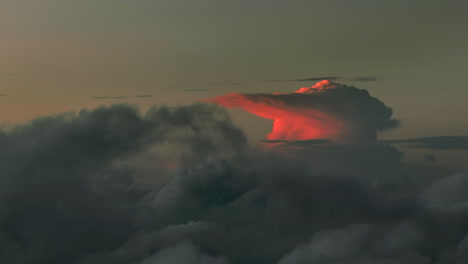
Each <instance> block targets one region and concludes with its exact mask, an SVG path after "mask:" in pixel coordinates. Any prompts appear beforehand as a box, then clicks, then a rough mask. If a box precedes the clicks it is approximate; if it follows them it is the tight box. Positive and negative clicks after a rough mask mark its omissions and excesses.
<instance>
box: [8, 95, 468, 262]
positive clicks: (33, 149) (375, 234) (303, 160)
mask: <svg viewBox="0 0 468 264" xmlns="http://www.w3.org/2000/svg"><path fill="white" fill-rule="evenodd" d="M312 143H318V142H312ZM320 143H321V144H313V145H314V147H313V148H305V147H299V146H295V145H288V146H283V147H279V146H278V147H267V148H261V147H258V146H257V147H253V146H249V145H248V144H247V141H246V137H245V136H244V134H243V133H242V131H241V130H239V129H238V128H236V127H235V126H234V125H233V124H232V122H231V120H230V118H229V116H228V115H227V114H226V112H224V111H223V109H220V108H218V107H214V106H212V105H205V104H197V105H191V106H183V107H177V108H166V107H162V108H153V109H151V110H150V111H148V112H147V113H139V112H138V110H137V109H134V108H132V107H129V106H125V105H115V106H111V107H107V108H105V107H103V108H98V109H95V110H83V111H81V112H79V113H75V114H74V113H67V114H62V115H57V116H48V117H43V118H39V119H35V120H33V121H31V122H30V123H28V124H25V125H22V126H18V127H15V128H13V129H11V130H9V131H2V132H1V133H0V145H1V148H0V157H1V159H2V162H1V163H0V172H1V175H0V234H1V236H0V262H1V263H24V264H29V263H35V264H36V263H48V264H55V263H57V264H58V263H77V264H97V263H110V264H113V263H116V264H164V263H173V264H177V263H204V264H207V263H211V264H227V263H230V264H236V263H259V264H267V263H268V264H271V263H279V264H289V263H319V264H322V263H323V264H325V263H327V264H328V263H344V262H346V263H356V264H357V263H359V264H362V263H385V264H387V263H417V264H419V263H424V264H426V263H444V264H445V263H449V264H450V263H454V264H461V263H465V262H466V261H468V255H467V254H466V253H465V252H466V250H465V249H466V248H467V245H468V242H467V241H468V239H467V238H466V236H467V234H468V224H467V223H468V206H467V205H468V197H467V196H466V194H465V193H466V182H468V175H467V174H464V173H459V174H454V175H452V176H451V174H446V175H427V174H424V173H422V171H419V170H414V169H411V170H409V169H408V168H407V167H405V165H404V164H401V163H400V161H399V160H400V158H401V153H400V152H398V151H397V150H396V149H395V148H393V147H390V146H388V145H385V144H382V143H379V142H367V143H365V144H364V143H359V142H355V143H352V144H333V145H328V144H327V142H320ZM168 163H170V164H172V165H171V166H166V165H167V164H168ZM174 168H176V169H174Z"/></svg>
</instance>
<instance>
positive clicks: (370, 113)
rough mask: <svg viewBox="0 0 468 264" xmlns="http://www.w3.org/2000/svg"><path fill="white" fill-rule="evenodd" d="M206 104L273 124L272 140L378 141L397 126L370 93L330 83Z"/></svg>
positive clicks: (232, 95) (217, 99) (218, 99)
mask: <svg viewBox="0 0 468 264" xmlns="http://www.w3.org/2000/svg"><path fill="white" fill-rule="evenodd" d="M204 101H205V102H210V103H215V104H218V105H221V106H224V107H229V108H242V109H244V110H245V111H247V112H250V113H252V114H255V115H257V116H260V117H263V118H267V119H272V120H274V121H273V129H272V131H271V133H269V134H268V136H267V138H268V139H270V140H277V139H283V140H307V139H319V138H334V139H336V138H375V137H376V131H378V130H382V129H384V128H388V127H392V126H394V125H396V122H395V120H390V119H389V118H390V116H391V114H392V113H391V109H390V108H388V107H386V106H385V105H384V104H383V103H382V102H380V101H379V100H377V99H376V98H373V97H370V96H369V93H368V92H367V91H365V90H360V89H357V88H355V87H352V86H346V85H342V84H338V83H335V82H331V81H328V80H324V81H321V82H318V83H317V84H315V85H314V86H312V87H303V88H301V89H299V90H297V91H296V92H294V93H275V94H239V93H230V94H227V95H224V96H220V97H215V98H211V99H206V100H204Z"/></svg>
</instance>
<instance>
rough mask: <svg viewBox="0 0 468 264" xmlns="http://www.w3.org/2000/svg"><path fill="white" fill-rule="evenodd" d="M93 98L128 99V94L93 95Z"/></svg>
mask: <svg viewBox="0 0 468 264" xmlns="http://www.w3.org/2000/svg"><path fill="white" fill-rule="evenodd" d="M91 98H92V99H100V100H102V99H126V98H128V96H92V97H91Z"/></svg>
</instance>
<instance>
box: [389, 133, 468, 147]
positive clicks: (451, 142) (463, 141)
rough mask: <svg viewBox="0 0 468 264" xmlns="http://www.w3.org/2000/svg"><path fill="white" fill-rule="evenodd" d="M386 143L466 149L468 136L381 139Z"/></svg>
mask: <svg viewBox="0 0 468 264" xmlns="http://www.w3.org/2000/svg"><path fill="white" fill-rule="evenodd" d="M381 142H384V143H388V144H398V145H399V144H401V145H403V146H405V147H409V148H425V149H439V150H453V149H468V136H438V137H422V138H412V139H396V140H381Z"/></svg>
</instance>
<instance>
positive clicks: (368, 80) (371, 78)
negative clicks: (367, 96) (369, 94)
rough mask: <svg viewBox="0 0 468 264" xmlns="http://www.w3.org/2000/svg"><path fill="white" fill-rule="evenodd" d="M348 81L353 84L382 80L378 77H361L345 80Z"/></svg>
mask: <svg viewBox="0 0 468 264" xmlns="http://www.w3.org/2000/svg"><path fill="white" fill-rule="evenodd" d="M346 80H348V81H353V82H376V81H380V80H383V78H382V77H380V76H363V77H354V78H346Z"/></svg>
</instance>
